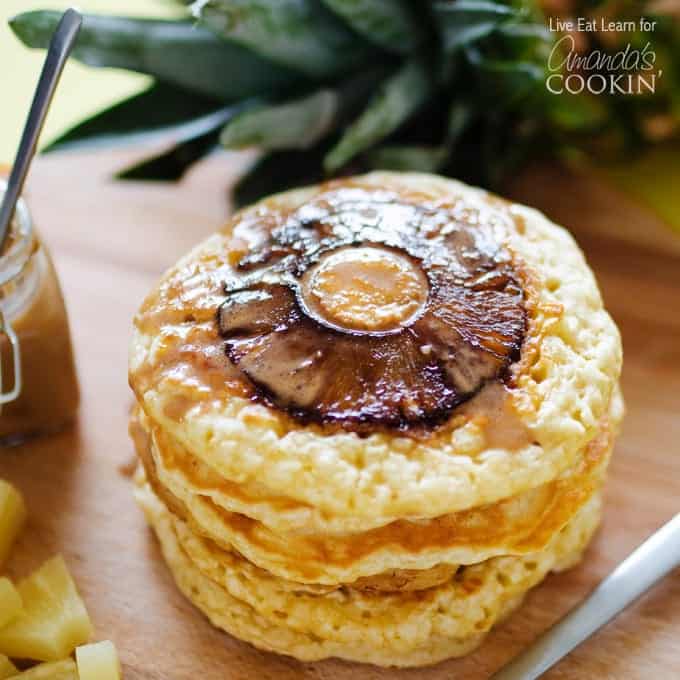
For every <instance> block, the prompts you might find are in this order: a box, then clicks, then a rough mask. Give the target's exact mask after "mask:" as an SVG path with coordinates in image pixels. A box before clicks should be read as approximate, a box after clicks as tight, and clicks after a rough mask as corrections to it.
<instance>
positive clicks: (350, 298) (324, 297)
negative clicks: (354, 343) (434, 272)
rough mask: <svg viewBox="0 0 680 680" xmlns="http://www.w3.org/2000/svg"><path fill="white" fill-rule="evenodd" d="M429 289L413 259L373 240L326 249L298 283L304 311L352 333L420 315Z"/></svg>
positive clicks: (390, 327) (386, 328)
mask: <svg viewBox="0 0 680 680" xmlns="http://www.w3.org/2000/svg"><path fill="white" fill-rule="evenodd" d="M428 295H429V284H428V280H427V277H426V275H425V274H424V273H423V272H422V270H421V269H420V268H419V267H418V266H417V264H416V263H415V262H414V261H412V260H411V259H409V258H408V257H406V256H405V255H402V254H400V253H397V252H395V251H393V250H388V249H383V248H377V247H374V246H362V247H347V248H342V249H338V250H335V251H332V252H330V253H328V254H326V255H325V256H324V257H322V258H321V260H320V261H319V262H318V263H316V264H315V265H314V266H313V267H311V268H310V269H309V270H308V271H307V272H305V275H304V276H303V280H302V287H301V302H302V304H303V306H304V307H305V309H306V311H307V312H309V313H310V314H311V315H312V316H313V317H314V318H316V319H317V320H318V321H320V322H321V323H323V324H325V325H327V326H329V327H331V328H334V329H336V330H343V331H351V332H353V333H374V334H385V333H391V332H396V331H399V330H401V329H402V328H404V327H405V326H407V325H409V324H411V323H412V322H413V321H415V319H416V318H418V316H420V314H421V313H422V311H423V309H424V307H425V304H426V303H427V299H428Z"/></svg>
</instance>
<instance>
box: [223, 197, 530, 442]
mask: <svg viewBox="0 0 680 680" xmlns="http://www.w3.org/2000/svg"><path fill="white" fill-rule="evenodd" d="M482 215H483V213H480V212H475V210H471V209H469V207H466V206H459V205H456V204H453V205H450V206H440V205H434V204H432V205H429V204H421V203H417V204H416V203H413V204H411V203H408V202H405V201H404V200H403V199H401V198H399V197H398V196H396V195H393V194H391V193H389V192H381V191H367V190H365V189H361V188H343V189H340V190H336V191H332V192H329V193H326V194H322V195H321V196H319V197H317V198H316V199H315V200H314V201H312V202H310V203H307V204H305V205H303V206H302V207H300V208H299V209H297V210H296V211H294V212H293V213H291V215H289V216H288V218H287V220H286V221H285V222H284V223H283V224H282V225H281V226H278V227H276V228H274V229H273V230H271V231H267V230H263V231H262V234H261V236H260V238H259V239H257V240H256V241H255V245H254V247H253V248H251V250H250V252H249V253H248V254H247V256H245V257H243V258H242V259H241V260H240V261H239V262H238V264H237V267H236V269H237V271H238V275H237V276H235V277H234V278H233V279H232V280H228V281H226V282H225V293H226V300H225V301H224V303H223V304H222V305H221V306H220V308H219V311H218V323H219V331H220V334H221V335H222V337H223V338H224V339H225V343H226V348H225V350H226V353H227V356H228V357H229V359H230V360H231V362H232V363H233V364H235V365H236V366H237V367H238V368H239V369H240V370H241V371H242V372H243V374H244V375H245V376H246V377H247V379H248V380H249V381H250V382H251V383H252V384H253V385H254V386H255V388H256V390H255V398H256V399H259V400H263V401H265V402H266V403H267V404H269V405H270V406H274V407H278V408H281V409H285V410H286V411H288V412H289V413H290V414H291V415H293V416H294V417H296V418H298V419H301V420H303V421H317V422H322V423H337V424H339V425H341V426H342V427H344V428H347V429H366V428H374V427H389V428H402V429H404V428H408V427H411V426H415V425H423V424H428V423H436V422H438V421H441V420H443V419H444V418H446V417H447V416H448V415H450V413H451V412H452V410H453V409H454V408H455V407H456V406H458V405H459V404H461V403H463V402H464V401H466V400H468V399H469V398H470V397H472V396H473V395H474V394H475V393H477V392H478V391H479V390H480V388H481V387H482V386H483V385H484V384H486V383H487V382H489V381H492V380H502V379H503V378H504V376H505V375H506V373H507V369H508V367H509V365H510V364H511V363H512V361H513V360H515V359H516V358H517V357H518V355H519V351H520V347H521V344H522V340H523V337H524V334H525V331H526V313H525V310H524V293H523V291H522V287H521V284H520V279H519V277H518V276H517V274H516V272H515V271H514V269H513V266H512V262H511V258H510V255H509V253H508V252H507V251H506V250H505V249H504V248H503V247H502V246H501V245H500V243H499V239H498V236H497V233H496V226H497V225H494V224H493V222H492V221H488V222H487V221H485V220H484V219H483V217H482Z"/></svg>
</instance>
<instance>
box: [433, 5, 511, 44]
mask: <svg viewBox="0 0 680 680" xmlns="http://www.w3.org/2000/svg"><path fill="white" fill-rule="evenodd" d="M433 10H434V16H435V20H436V22H437V25H438V27H439V31H440V33H441V36H442V42H443V46H444V49H445V50H446V51H447V52H455V51H456V50H459V49H460V48H461V47H465V46H466V45H469V44H471V43H474V42H476V41H477V40H480V39H481V38H485V37H486V36H488V35H490V34H491V33H493V32H494V31H495V30H496V29H497V28H498V27H499V26H501V25H503V24H504V23H506V22H508V21H510V20H512V19H514V18H515V17H516V16H517V14H518V10H516V9H515V8H513V7H512V6H510V5H506V4H502V3H499V2H489V1H487V0H455V1H452V0H448V1H447V2H435V3H434V5H433Z"/></svg>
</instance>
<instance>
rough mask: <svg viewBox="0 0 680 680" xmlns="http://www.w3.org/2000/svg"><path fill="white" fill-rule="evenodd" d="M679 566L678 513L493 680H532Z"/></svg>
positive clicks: (679, 516)
mask: <svg viewBox="0 0 680 680" xmlns="http://www.w3.org/2000/svg"><path fill="white" fill-rule="evenodd" d="M678 566H680V514H678V515H676V516H675V517H674V518H673V519H672V520H671V521H670V522H668V523H667V524H665V525H664V526H663V527H661V529H659V530H658V531H657V532H656V533H655V534H653V535H652V536H650V537H649V538H648V539H647V540H646V541H645V542H644V543H643V544H642V545H641V546H640V547H639V548H637V549H636V550H635V551H634V552H633V553H631V555H629V556H628V557H627V558H626V559H625V560H624V561H623V562H622V563H621V564H620V565H619V566H618V567H617V568H616V569H615V570H614V571H613V572H612V573H611V574H610V575H609V576H608V577H607V578H606V579H605V580H604V581H602V583H600V585H599V586H598V587H597V588H596V589H595V590H594V591H593V592H592V594H591V595H590V596H589V597H588V598H587V599H586V600H584V601H583V602H582V603H581V604H580V605H578V606H577V607H576V608H575V609H573V610H572V611H571V612H570V613H569V614H567V616H565V617H564V618H563V619H562V620H561V621H559V622H558V623H557V624H555V625H554V626H553V627H552V628H550V629H549V630H548V631H547V632H546V633H544V634H543V635H542V636H541V637H539V638H538V639H537V640H536V642H534V643H533V645H531V647H529V649H527V650H526V651H525V652H523V653H522V654H520V655H519V656H518V657H516V658H515V659H514V660H513V661H511V662H510V663H509V664H508V665H507V666H505V667H504V668H502V669H501V670H500V671H499V672H498V673H496V674H495V675H493V676H492V680H534V679H535V678H538V677H540V676H541V675H542V674H543V673H545V672H546V671H547V670H548V669H549V668H551V667H552V666H553V665H554V664H555V663H557V662H558V661H559V660H560V659H561V658H562V657H564V656H566V655H567V654H568V653H569V652H570V651H571V650H572V649H574V647H576V646H577V645H579V644H580V643H581V642H583V640H585V639H586V638H587V637H589V636H590V635H592V634H593V633H594V632H595V631H596V630H598V629H599V628H601V627H602V626H604V625H605V624H606V623H607V622H608V621H610V620H611V619H612V618H614V617H615V616H616V615H617V614H618V613H619V612H620V611H622V610H623V609H624V608H625V607H627V606H628V605H629V604H630V603H631V602H633V601H634V600H636V599H637V598H638V597H640V595H642V594H643V593H644V592H645V591H646V590H647V589H648V588H650V587H651V586H652V585H653V584H654V583H656V582H657V581H658V580H659V579H661V578H662V577H663V576H665V575H666V574H668V572H670V571H671V570H672V569H675V568H676V567H678Z"/></svg>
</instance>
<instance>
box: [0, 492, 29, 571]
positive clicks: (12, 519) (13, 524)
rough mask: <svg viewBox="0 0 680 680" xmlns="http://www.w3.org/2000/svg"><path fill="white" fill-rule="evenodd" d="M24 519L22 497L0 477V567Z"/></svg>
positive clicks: (24, 509)
mask: <svg viewBox="0 0 680 680" xmlns="http://www.w3.org/2000/svg"><path fill="white" fill-rule="evenodd" d="M25 521H26V506H25V505H24V499H23V498H22V497H21V494H20V493H19V492H18V491H17V490H16V489H15V488H14V487H13V486H12V485H11V484H10V483H9V482H6V481H5V480H4V479H0V567H2V565H3V564H4V562H5V560H6V559H7V557H8V556H9V551H10V549H11V548H12V544H13V543H14V541H15V539H16V537H17V536H18V535H19V532H20V531H21V527H22V526H23V525H24V522H25Z"/></svg>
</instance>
